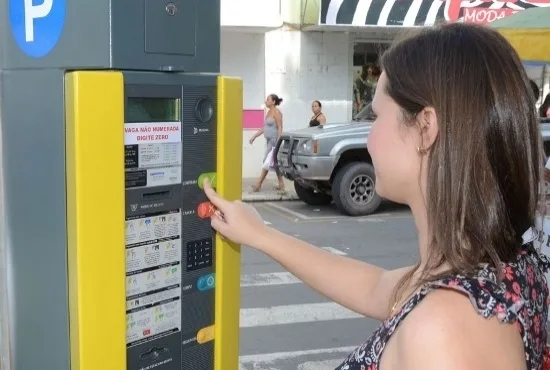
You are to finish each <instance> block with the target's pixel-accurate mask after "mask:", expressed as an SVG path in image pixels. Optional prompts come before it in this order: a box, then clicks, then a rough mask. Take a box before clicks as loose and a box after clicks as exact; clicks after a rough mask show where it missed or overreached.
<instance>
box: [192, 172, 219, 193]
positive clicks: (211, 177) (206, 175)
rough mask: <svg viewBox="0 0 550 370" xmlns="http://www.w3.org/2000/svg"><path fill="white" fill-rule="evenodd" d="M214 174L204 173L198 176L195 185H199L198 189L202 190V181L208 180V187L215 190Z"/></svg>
mask: <svg viewBox="0 0 550 370" xmlns="http://www.w3.org/2000/svg"><path fill="white" fill-rule="evenodd" d="M216 178H217V176H216V172H206V173H203V174H201V175H200V176H199V179H198V180H197V185H199V188H201V189H204V180H205V179H208V180H209V181H210V185H211V186H212V187H213V188H215V187H216Z"/></svg>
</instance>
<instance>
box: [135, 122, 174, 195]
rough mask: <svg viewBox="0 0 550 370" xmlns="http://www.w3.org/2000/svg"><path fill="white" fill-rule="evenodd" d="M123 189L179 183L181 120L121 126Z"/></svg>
mask: <svg viewBox="0 0 550 370" xmlns="http://www.w3.org/2000/svg"><path fill="white" fill-rule="evenodd" d="M124 132H125V134H124V144H125V147H124V157H125V170H126V188H135V187H153V186H162V185H172V184H181V182H182V178H181V167H182V136H181V122H168V123H158V122H154V123H126V124H125V125H124Z"/></svg>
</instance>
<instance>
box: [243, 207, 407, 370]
mask: <svg viewBox="0 0 550 370" xmlns="http://www.w3.org/2000/svg"><path fill="white" fill-rule="evenodd" d="M254 206H255V207H256V208H257V209H258V211H259V212H260V214H261V215H262V216H263V218H264V222H266V223H267V224H269V225H270V226H271V227H274V228H276V229H278V230H281V231H283V232H285V233H287V234H290V235H293V236H295V237H298V238H300V239H302V240H305V241H308V242H310V243H312V244H314V245H316V246H318V247H319V248H325V249H327V250H329V251H331V252H332V253H335V254H339V255H346V256H349V257H352V258H357V259H360V260H364V261H368V262H369V263H372V264H375V265H378V266H381V267H384V268H398V267H402V266H406V265H409V264H412V263H414V262H415V261H416V259H417V244H416V242H417V239H416V233H415V227H414V223H413V220H412V216H411V214H410V211H409V210H408V209H407V208H405V207H402V206H397V205H393V204H385V205H384V206H383V207H382V208H381V209H380V210H379V211H378V212H377V214H375V215H371V216H367V217H355V218H353V217H346V216H342V215H341V214H340V213H339V212H338V211H337V210H336V209H334V208H333V207H332V206H328V207H311V206H307V205H305V204H303V203H301V202H273V203H269V202H268V203H256V204H254ZM327 278H329V277H327ZM240 325H241V331H240V369H242V370H296V369H299V370H309V369H316V370H329V369H334V368H335V367H336V366H337V365H338V364H340V363H341V362H342V360H343V358H344V357H345V356H346V355H347V354H349V352H351V351H352V350H353V349H354V348H355V347H356V346H358V345H360V344H361V343H362V342H364V341H365V340H366V339H367V338H368V337H369V335H370V334H371V333H372V332H373V331H374V330H375V329H376V328H377V327H378V325H379V322H378V321H376V320H370V319H366V318H364V317H360V316H359V315H357V314H355V313H353V312H351V311H349V310H347V309H345V308H343V307H341V306H339V305H337V304H335V303H332V302H330V301H329V300H327V299H326V298H325V297H323V296H321V295H319V294H317V293H316V292H314V291H313V290H311V289H310V288H309V287H307V286H306V285H304V284H303V283H301V282H300V281H299V280H298V279H296V278H295V277H294V276H293V275H291V274H289V273H287V272H285V270H284V269H283V268H282V267H281V266H280V265H279V264H277V263H276V262H273V261H272V260H270V259H269V258H268V257H266V256H264V255H263V254H261V253H259V252H257V251H254V250H251V249H248V248H243V250H242V275H241V324H240Z"/></svg>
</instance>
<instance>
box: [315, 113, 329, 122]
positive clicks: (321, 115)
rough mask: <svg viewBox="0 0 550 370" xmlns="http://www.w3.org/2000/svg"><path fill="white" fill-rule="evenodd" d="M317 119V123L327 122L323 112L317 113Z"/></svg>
mask: <svg viewBox="0 0 550 370" xmlns="http://www.w3.org/2000/svg"><path fill="white" fill-rule="evenodd" d="M317 120H318V121H319V124H321V125H324V124H325V123H327V119H326V117H325V115H324V114H323V113H321V114H320V115H319V117H317Z"/></svg>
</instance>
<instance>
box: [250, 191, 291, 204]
mask: <svg viewBox="0 0 550 370" xmlns="http://www.w3.org/2000/svg"><path fill="white" fill-rule="evenodd" d="M289 200H298V196H297V195H296V193H291V192H286V193H275V192H269V193H264V194H262V193H244V194H243V196H242V201H243V202H248V203H253V202H276V201H278V202H281V201H289Z"/></svg>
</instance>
